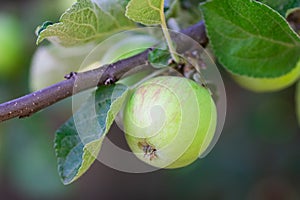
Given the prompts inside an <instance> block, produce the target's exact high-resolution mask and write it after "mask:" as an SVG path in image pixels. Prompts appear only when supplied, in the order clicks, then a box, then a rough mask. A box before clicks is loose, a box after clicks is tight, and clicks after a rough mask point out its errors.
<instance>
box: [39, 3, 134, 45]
mask: <svg viewBox="0 0 300 200" xmlns="http://www.w3.org/2000/svg"><path fill="white" fill-rule="evenodd" d="M126 4H127V1H124V0H109V1H107V0H78V1H77V3H75V4H74V5H73V6H72V7H71V8H70V9H68V10H67V11H66V12H65V13H64V14H63V15H62V16H61V18H60V20H59V22H58V23H55V24H53V25H51V24H49V23H48V24H47V26H46V27H42V29H41V30H39V31H38V33H39V35H38V39H37V43H40V42H42V41H43V40H44V39H48V40H50V41H51V42H54V43H59V44H61V45H63V46H74V45H81V44H85V43H88V42H91V41H95V40H103V39H104V38H106V37H107V36H110V35H111V34H113V33H115V32H119V31H122V30H126V29H130V28H133V27H135V25H134V23H133V22H132V21H131V20H129V19H128V18H127V17H125V6H126Z"/></svg>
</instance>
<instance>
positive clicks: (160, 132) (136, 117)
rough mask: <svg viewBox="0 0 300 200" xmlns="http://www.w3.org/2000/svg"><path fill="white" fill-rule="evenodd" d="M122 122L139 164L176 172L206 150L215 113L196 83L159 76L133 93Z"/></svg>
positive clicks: (209, 98)
mask: <svg viewBox="0 0 300 200" xmlns="http://www.w3.org/2000/svg"><path fill="white" fill-rule="evenodd" d="M123 120H124V121H123V123H124V131H125V137H126V140H127V143H128V145H129V147H130V149H131V150H132V152H133V153H134V154H135V155H136V156H137V157H138V158H139V159H140V160H142V161H144V162H145V163H147V164H149V165H152V166H154V167H158V168H179V167H184V166H187V165H189V164H191V163H192V162H194V161H195V160H196V159H197V158H198V157H199V156H200V155H201V153H203V152H204V151H205V150H206V148H207V147H208V146H209V144H210V142H211V140H212V138H213V136H214V133H215V129H216V124H217V111H216V106H215V104H214V101H213V99H212V97H211V95H210V93H209V91H208V90H207V89H206V88H204V87H202V86H200V85H199V84H198V83H196V82H194V81H192V80H189V79H186V78H182V77H174V76H160V77H157V78H153V79H150V80H148V81H146V82H144V83H143V84H141V85H140V86H139V87H138V88H137V89H136V90H135V91H134V92H133V94H132V96H131V97H130V98H129V100H128V102H127V104H126V106H125V108H124V119H123Z"/></svg>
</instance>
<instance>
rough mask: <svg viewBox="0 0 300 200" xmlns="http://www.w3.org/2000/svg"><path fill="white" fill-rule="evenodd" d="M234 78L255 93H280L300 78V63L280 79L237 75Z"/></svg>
mask: <svg viewBox="0 0 300 200" xmlns="http://www.w3.org/2000/svg"><path fill="white" fill-rule="evenodd" d="M232 76H233V79H234V80H235V81H236V82H237V83H238V84H239V85H241V86H242V87H243V88H246V89H249V90H251V91H254V92H273V91H278V90H282V89H285V88H287V87H289V86H291V85H292V84H294V83H295V82H296V81H297V80H298V79H299V78H300V61H299V62H298V63H297V66H296V67H295V68H294V69H293V70H292V71H290V72H289V73H287V74H286V75H283V76H281V77H278V78H252V77H247V76H239V75H235V74H233V75H232Z"/></svg>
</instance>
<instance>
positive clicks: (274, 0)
mask: <svg viewBox="0 0 300 200" xmlns="http://www.w3.org/2000/svg"><path fill="white" fill-rule="evenodd" d="M260 2H262V3H264V4H266V5H268V6H270V7H271V8H273V9H274V10H276V11H277V12H279V13H280V14H281V15H282V16H285V14H286V12H287V11H288V10H289V9H292V8H296V7H300V1H299V0H260Z"/></svg>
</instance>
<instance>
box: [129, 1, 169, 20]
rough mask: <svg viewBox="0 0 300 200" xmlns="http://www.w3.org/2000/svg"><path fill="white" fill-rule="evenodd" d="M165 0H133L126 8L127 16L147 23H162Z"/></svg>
mask: <svg viewBox="0 0 300 200" xmlns="http://www.w3.org/2000/svg"><path fill="white" fill-rule="evenodd" d="M163 12H164V0H131V1H130V2H129V3H128V5H127V8H126V16H127V17H128V18H129V19H132V20H133V21H135V22H139V23H142V24H145V25H157V24H161V20H162V19H161V13H163Z"/></svg>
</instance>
